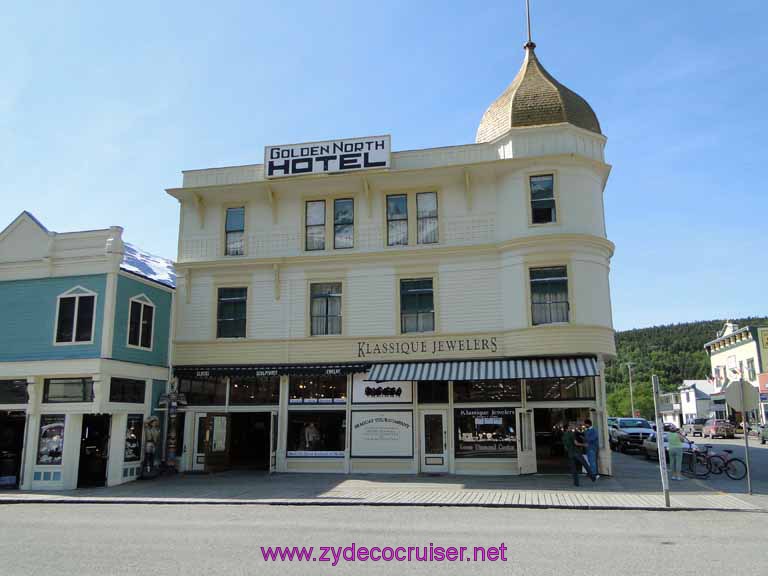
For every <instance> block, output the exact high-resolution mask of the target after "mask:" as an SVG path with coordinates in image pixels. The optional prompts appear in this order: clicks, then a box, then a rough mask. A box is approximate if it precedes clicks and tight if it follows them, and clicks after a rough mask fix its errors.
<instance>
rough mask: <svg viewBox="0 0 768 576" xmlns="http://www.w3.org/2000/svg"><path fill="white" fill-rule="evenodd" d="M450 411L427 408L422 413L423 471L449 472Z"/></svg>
mask: <svg viewBox="0 0 768 576" xmlns="http://www.w3.org/2000/svg"><path fill="white" fill-rule="evenodd" d="M447 429H448V413H447V412H446V411H445V410H425V411H423V412H422V413H421V471H422V472H427V473H444V472H448V434H447Z"/></svg>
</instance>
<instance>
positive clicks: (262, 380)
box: [229, 376, 280, 405]
mask: <svg viewBox="0 0 768 576" xmlns="http://www.w3.org/2000/svg"><path fill="white" fill-rule="evenodd" d="M229 384H230V386H229V403H230V404H237V405H241V404H279V403H280V376H233V377H232V378H230V381H229Z"/></svg>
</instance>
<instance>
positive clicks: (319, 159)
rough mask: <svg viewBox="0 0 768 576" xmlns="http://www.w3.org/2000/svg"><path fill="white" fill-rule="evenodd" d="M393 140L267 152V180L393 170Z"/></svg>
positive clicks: (381, 138) (273, 148)
mask: <svg viewBox="0 0 768 576" xmlns="http://www.w3.org/2000/svg"><path fill="white" fill-rule="evenodd" d="M390 153H391V139H390V137H389V136H388V135H387V136H368V137H366V138H349V139H346V140H328V141H325V142H307V143H304V144H286V145H281V146H267V147H265V148H264V175H265V176H266V177H267V178H281V177H283V176H301V175H303V174H328V173H331V172H351V171H353V170H372V169H382V168H389V163H390Z"/></svg>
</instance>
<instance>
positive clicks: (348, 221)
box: [333, 198, 355, 248]
mask: <svg viewBox="0 0 768 576" xmlns="http://www.w3.org/2000/svg"><path fill="white" fill-rule="evenodd" d="M354 244H355V202H354V201H353V200H352V198H340V199H338V200H334V201H333V247H334V248H353V247H354Z"/></svg>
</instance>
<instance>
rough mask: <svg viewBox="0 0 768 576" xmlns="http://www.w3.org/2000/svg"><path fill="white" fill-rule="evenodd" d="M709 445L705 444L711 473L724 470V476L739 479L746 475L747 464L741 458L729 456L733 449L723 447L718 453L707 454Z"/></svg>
mask: <svg viewBox="0 0 768 576" xmlns="http://www.w3.org/2000/svg"><path fill="white" fill-rule="evenodd" d="M710 448H712V446H711V445H708V446H707V452H706V454H707V463H708V464H709V471H710V472H711V473H712V474H722V473H723V472H725V474H726V476H728V478H730V479H731V480H741V479H742V478H744V476H746V475H747V465H746V464H745V463H744V460H742V459H741V458H734V457H733V456H731V454H733V450H729V449H723V451H722V452H721V453H719V454H717V453H715V454H709V449H710Z"/></svg>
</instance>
